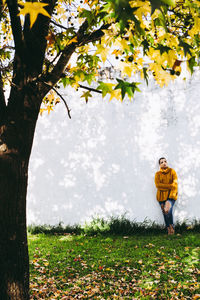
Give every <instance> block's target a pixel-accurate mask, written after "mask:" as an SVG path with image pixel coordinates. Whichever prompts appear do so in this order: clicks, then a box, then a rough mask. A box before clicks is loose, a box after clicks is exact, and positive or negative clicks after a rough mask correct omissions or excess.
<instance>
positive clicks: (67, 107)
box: [52, 87, 72, 119]
mask: <svg viewBox="0 0 200 300" xmlns="http://www.w3.org/2000/svg"><path fill="white" fill-rule="evenodd" d="M52 90H53V91H54V92H56V94H57V95H58V96H59V97H60V98H61V100H62V101H63V102H64V104H65V107H66V109H67V113H68V116H69V118H70V119H71V118H72V117H71V115H70V111H71V109H69V106H68V105H67V102H66V101H65V99H64V98H63V96H62V95H61V94H60V93H59V92H58V91H57V90H56V89H55V88H54V87H52Z"/></svg>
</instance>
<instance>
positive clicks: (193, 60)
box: [187, 56, 197, 74]
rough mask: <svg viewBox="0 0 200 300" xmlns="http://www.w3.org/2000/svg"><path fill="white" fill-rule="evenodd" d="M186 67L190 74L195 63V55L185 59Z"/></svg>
mask: <svg viewBox="0 0 200 300" xmlns="http://www.w3.org/2000/svg"><path fill="white" fill-rule="evenodd" d="M187 64H188V67H189V69H190V72H191V74H193V72H194V67H195V66H196V65H197V63H196V60H195V57H194V56H193V57H191V58H190V59H189V60H188V61H187Z"/></svg>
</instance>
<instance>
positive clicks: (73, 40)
mask: <svg viewBox="0 0 200 300" xmlns="http://www.w3.org/2000/svg"><path fill="white" fill-rule="evenodd" d="M77 42H78V39H77V36H75V37H74V38H73V39H71V40H69V42H68V43H67V45H70V44H72V43H77Z"/></svg>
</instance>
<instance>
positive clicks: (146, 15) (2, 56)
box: [0, 0, 200, 112]
mask: <svg viewBox="0 0 200 300" xmlns="http://www.w3.org/2000/svg"><path fill="white" fill-rule="evenodd" d="M0 7H1V34H0V43H1V47H0V76H1V77H0V80H1V87H4V88H8V86H12V85H14V84H19V83H17V82H16V76H17V75H16V74H15V72H14V71H13V65H14V64H13V60H14V57H16V52H17V53H19V55H21V56H23V59H24V65H25V69H26V70H25V71H24V72H25V73H27V74H28V76H27V77H28V78H26V81H28V82H32V83H34V84H38V85H40V86H42V93H41V94H42V96H43V97H44V99H43V106H42V108H41V111H44V110H47V111H48V112H49V111H51V110H52V108H53V106H54V105H55V104H56V103H57V102H59V98H60V97H59V96H61V95H60V94H59V93H58V92H56V91H57V90H56V87H55V85H60V84H61V83H62V84H63V85H64V87H66V86H67V85H70V86H72V87H74V88H75V89H78V88H85V89H86V90H85V91H83V94H82V97H84V98H85V100H86V101H88V99H89V97H91V96H92V94H91V93H92V90H93V89H91V88H89V86H90V85H91V83H94V82H96V88H95V89H96V91H99V92H101V93H102V95H103V97H104V96H105V95H107V94H108V95H110V100H111V99H113V98H116V99H120V100H123V98H124V97H125V95H126V94H127V95H128V96H129V97H130V98H131V97H133V95H134V92H135V91H137V90H139V87H138V82H135V81H133V78H134V74H135V73H137V74H140V75H141V77H142V78H144V79H145V80H146V81H147V82H148V74H149V73H150V72H151V73H152V74H153V76H154V78H155V80H156V81H157V83H158V84H159V85H160V86H161V87H162V86H164V85H167V84H168V83H169V81H170V80H173V79H175V78H176V77H177V76H179V75H180V73H181V71H182V63H183V62H186V63H187V67H188V69H189V70H190V72H193V70H194V67H195V66H197V65H198V63H199V44H200V37H199V32H200V19H199V12H200V1H198V0H192V1H187V0H177V1H176V0H150V1H142V0H136V1H133V0H131V1H127V0H59V1H55V0H45V1H41V2H39V1H38V2H30V1H17V0H13V1H10V0H7V1H6V0H4V1H3V0H1V1H0ZM38 54H39V55H40V59H38ZM107 61H109V62H107ZM31 64H32V65H34V68H33V67H32V66H30V65H31ZM106 64H110V65H111V66H113V67H115V68H118V69H119V70H120V71H121V77H120V78H117V79H116V82H103V81H98V80H99V76H98V74H99V70H100V69H101V68H102V66H103V65H106ZM29 67H30V68H29ZM28 69H30V70H32V71H31V72H28ZM21 72H22V71H21ZM52 88H53V89H52ZM1 94H2V97H1V98H2V99H3V90H2V89H1ZM63 100H64V99H63Z"/></svg>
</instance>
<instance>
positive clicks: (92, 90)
mask: <svg viewBox="0 0 200 300" xmlns="http://www.w3.org/2000/svg"><path fill="white" fill-rule="evenodd" d="M79 87H80V88H82V89H85V90H88V91H91V92H95V93H99V94H102V91H99V90H97V89H93V88H90V87H88V86H84V85H82V84H79Z"/></svg>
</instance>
